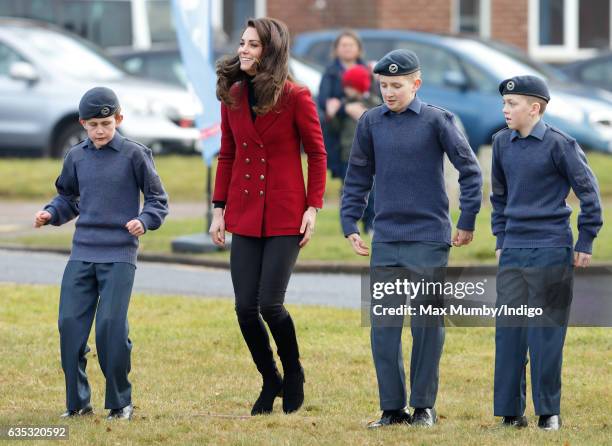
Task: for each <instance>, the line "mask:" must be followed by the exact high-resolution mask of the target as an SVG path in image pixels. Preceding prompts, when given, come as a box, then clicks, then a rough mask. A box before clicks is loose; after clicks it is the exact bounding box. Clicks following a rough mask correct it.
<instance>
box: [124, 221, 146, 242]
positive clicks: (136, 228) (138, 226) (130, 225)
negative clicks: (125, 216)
mask: <svg viewBox="0 0 612 446" xmlns="http://www.w3.org/2000/svg"><path fill="white" fill-rule="evenodd" d="M125 227H126V228H127V230H128V231H130V234H132V235H133V236H134V237H140V236H141V235H142V234H144V233H145V230H144V226H143V225H142V222H141V221H140V220H138V219H137V218H135V219H134V220H130V221H128V222H127V223H126V224H125Z"/></svg>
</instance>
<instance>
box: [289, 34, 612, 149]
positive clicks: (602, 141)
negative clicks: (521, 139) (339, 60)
mask: <svg viewBox="0 0 612 446" xmlns="http://www.w3.org/2000/svg"><path fill="white" fill-rule="evenodd" d="M357 32H358V33H359V35H360V37H361V38H362V39H363V43H364V49H365V56H366V60H369V61H375V60H378V59H379V58H380V57H382V56H383V55H384V54H385V53H387V52H388V51H391V50H393V49H396V48H408V49H411V50H414V51H415V52H416V53H417V55H418V56H419V59H420V61H421V67H422V73H423V81H424V82H423V86H422V87H421V89H420V91H419V95H420V96H421V97H422V98H423V100H425V101H426V102H430V103H432V104H436V105H439V106H441V107H444V108H446V109H448V110H450V111H451V112H453V113H455V114H456V115H457V116H459V118H460V119H461V121H462V123H463V125H464V127H465V130H466V133H467V136H468V139H469V141H470V144H471V145H472V147H473V148H474V149H475V150H478V148H479V147H480V146H482V145H486V144H490V143H491V136H492V135H493V134H494V133H495V132H497V131H498V130H500V129H502V128H504V127H505V126H506V125H505V121H504V117H503V115H502V112H501V107H502V101H501V98H500V96H499V91H498V85H499V83H500V82H501V81H502V80H504V79H506V78H508V77H511V76H514V75H520V74H532V75H536V76H540V77H542V78H544V79H546V80H547V81H548V83H549V87H550V90H551V96H552V99H551V101H550V103H549V105H548V108H547V110H546V118H545V119H546V121H547V122H549V123H550V124H551V125H554V126H556V127H558V128H559V129H561V130H563V131H565V132H567V133H569V134H570V135H572V136H573V137H574V138H576V139H577V140H578V142H579V143H580V144H581V145H582V146H583V147H584V148H587V149H593V150H598V151H602V152H608V153H609V152H612V95H611V94H610V93H608V92H605V91H603V90H598V89H592V88H585V87H584V86H581V85H579V84H576V83H573V82H571V81H569V80H568V79H567V78H566V77H565V76H564V75H563V74H561V73H560V72H558V71H557V70H555V69H554V68H552V67H549V66H546V65H544V64H540V63H538V62H536V61H534V60H532V59H530V58H529V57H528V56H527V55H525V54H524V53H522V52H521V51H520V50H518V49H513V48H511V47H508V46H506V45H503V44H501V43H498V42H489V41H484V40H481V39H478V38H473V37H462V36H446V35H438V34H429V33H422V32H411V31H403V30H373V29H359V30H357ZM337 34H338V31H337V30H326V31H316V32H307V33H303V34H298V35H296V36H295V38H294V40H293V42H294V43H293V48H292V52H293V54H294V55H295V56H297V57H300V58H302V59H304V60H307V61H312V62H315V63H318V64H327V63H329V60H330V59H329V57H330V56H329V55H330V48H331V46H332V43H333V41H334V39H335V38H336V36H337Z"/></svg>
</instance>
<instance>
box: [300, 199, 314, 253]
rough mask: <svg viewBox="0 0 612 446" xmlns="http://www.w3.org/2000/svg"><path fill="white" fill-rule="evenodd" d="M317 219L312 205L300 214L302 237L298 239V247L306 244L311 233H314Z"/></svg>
mask: <svg viewBox="0 0 612 446" xmlns="http://www.w3.org/2000/svg"><path fill="white" fill-rule="evenodd" d="M316 221H317V210H316V208H313V207H312V206H309V207H308V209H306V211H305V212H304V215H303V216H302V226H300V234H304V237H303V238H302V240H301V241H300V248H303V247H304V246H306V244H307V243H308V242H309V241H310V238H311V237H312V234H314V229H315V222H316Z"/></svg>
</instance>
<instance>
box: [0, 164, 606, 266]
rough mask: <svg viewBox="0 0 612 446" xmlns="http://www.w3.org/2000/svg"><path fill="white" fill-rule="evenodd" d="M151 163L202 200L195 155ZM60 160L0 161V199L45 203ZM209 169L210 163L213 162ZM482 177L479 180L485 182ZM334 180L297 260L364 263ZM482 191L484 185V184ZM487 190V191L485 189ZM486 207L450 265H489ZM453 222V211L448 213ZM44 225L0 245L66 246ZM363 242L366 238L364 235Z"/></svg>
mask: <svg viewBox="0 0 612 446" xmlns="http://www.w3.org/2000/svg"><path fill="white" fill-rule="evenodd" d="M588 158H589V162H590V164H591V166H592V168H593V170H594V171H595V174H596V175H597V177H598V179H599V183H600V188H601V193H602V199H603V201H604V221H610V220H612V156H610V155H603V154H599V153H589V154H588ZM156 164H157V167H158V170H159V173H160V176H161V177H162V179H163V182H164V184H165V186H166V188H167V189H168V193H169V195H170V199H171V202H181V201H183V202H190V201H191V202H193V201H199V200H202V199H203V198H202V197H203V191H204V184H205V177H206V170H205V168H204V165H203V163H202V160H201V158H200V157H198V156H159V157H157V158H156ZM60 167H61V162H60V161H58V160H50V159H2V160H0V200H8V199H15V200H35V201H38V202H40V203H45V202H46V201H47V200H49V199H50V198H51V197H52V196H53V195H54V186H53V184H54V179H55V177H56V176H57V174H58V172H59V170H60ZM213 171H214V166H213ZM486 183H488V180H487V181H485V184H486ZM339 189H340V182H339V181H338V180H337V179H333V180H332V179H330V178H328V187H327V191H326V205H325V208H324V210H323V211H322V212H321V213H319V216H318V218H317V230H316V234H315V237H314V238H313V240H312V242H311V244H310V245H309V246H307V247H306V249H304V250H303V251H302V253H301V254H300V260H304V261H308V260H330V261H341V262H352V263H357V264H364V265H365V264H367V262H368V260H367V259H364V258H359V257H357V256H356V255H354V254H353V252H352V250H351V248H350V246H349V244H348V242H347V241H346V240H345V239H344V238H343V237H342V234H341V229H340V223H339V217H338V212H339V211H338V195H339ZM485 189H488V185H487V186H486V187H485ZM485 193H488V192H485ZM569 201H570V203H571V205H572V207H573V208H574V212H573V215H572V227H573V228H574V232H576V229H575V228H576V217H577V210H578V209H579V206H578V203H577V200H576V199H575V197H574V196H573V194H572V195H571V196H570V200H569ZM490 214H491V209H490V205H489V204H488V200H485V204H484V206H483V209H482V211H481V212H480V214H479V215H478V219H477V222H476V224H477V226H476V235H475V239H474V242H473V243H472V244H470V245H469V246H467V247H461V248H456V249H452V250H451V256H450V261H451V263H455V264H457V263H461V264H465V263H483V262H490V263H494V262H495V258H494V251H493V248H494V246H495V241H494V237H493V236H492V234H491V229H490ZM452 218H453V222H456V221H457V218H458V212H456V211H455V212H453V215H452ZM203 228H204V221H203V219H200V218H188V219H181V220H171V219H169V220H167V221H166V223H165V224H164V226H162V228H161V229H160V230H158V231H151V233H149V234H147V235H145V236H144V237H143V238H142V239H141V249H142V250H143V251H144V252H161V253H168V252H170V243H171V241H172V239H174V238H175V237H177V236H180V235H185V234H191V233H195V232H201V231H202V230H203ZM54 229H55V228H44V229H43V230H39V231H35V232H34V231H33V232H32V234H31V235H21V236H19V237H17V238H15V236H12V235H10V234H0V243H6V242H10V243H22V244H25V245H28V246H54V247H66V248H69V247H70V243H71V237H72V234H71V233H66V232H62V231H57V230H54ZM366 241H367V242H368V243H369V241H370V240H369V238H367V237H366ZM211 256H212V257H213V258H229V255H228V253H218V254H212V255H211ZM594 261H595V262H597V261H612V227H611V226H610V225H608V224H606V225H604V227H603V229H602V231H601V232H600V234H599V236H598V238H597V239H596V241H595V246H594Z"/></svg>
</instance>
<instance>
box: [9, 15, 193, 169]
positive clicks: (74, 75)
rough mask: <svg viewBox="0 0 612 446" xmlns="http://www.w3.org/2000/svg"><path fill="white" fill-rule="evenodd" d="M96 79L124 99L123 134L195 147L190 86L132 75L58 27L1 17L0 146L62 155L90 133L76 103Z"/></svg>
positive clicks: (159, 146)
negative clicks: (185, 86)
mask: <svg viewBox="0 0 612 446" xmlns="http://www.w3.org/2000/svg"><path fill="white" fill-rule="evenodd" d="M99 85H103V86H106V87H109V88H111V89H113V90H115V92H116V93H117V96H118V97H119V101H120V102H121V107H122V112H123V115H124V116H125V120H124V122H123V123H122V125H121V127H119V131H120V132H121V133H122V134H123V135H124V136H126V137H128V138H131V139H134V140H136V141H139V142H141V143H143V144H145V145H147V146H149V147H151V148H152V149H153V150H154V151H156V152H159V151H162V150H195V149H196V148H197V144H196V143H197V141H198V138H199V131H198V130H197V129H196V128H195V126H194V117H195V115H196V113H198V112H199V111H200V109H201V105H200V104H199V103H198V102H197V100H196V99H194V97H193V96H191V95H189V94H188V93H187V92H186V91H185V90H183V89H181V88H175V87H172V86H169V85H166V84H161V83H156V82H153V81H149V80H145V79H139V78H136V77H132V76H130V75H128V74H127V73H126V72H125V71H123V69H121V68H119V67H118V66H117V65H115V64H114V62H112V61H111V60H110V59H109V58H107V56H106V55H104V54H103V53H102V52H101V51H100V50H98V49H97V48H96V47H95V46H94V45H93V44H91V43H89V42H87V41H86V40H83V39H81V38H80V37H78V36H75V35H73V34H70V33H68V32H65V31H63V30H61V29H60V28H57V27H55V26H53V25H47V24H41V23H39V22H34V21H29V20H22V19H8V18H0V150H3V151H7V150H8V151H11V152H15V151H17V152H20V153H25V152H26V151H28V152H37V153H42V154H44V155H47V156H53V157H59V156H62V155H63V154H64V153H65V152H66V150H67V149H68V148H70V146H72V145H73V144H76V143H77V142H79V141H80V140H82V139H83V138H84V137H85V133H84V130H83V128H82V127H81V126H80V124H79V122H78V103H79V100H80V98H81V96H82V95H83V93H85V91H87V90H88V89H90V88H92V87H94V86H99Z"/></svg>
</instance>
